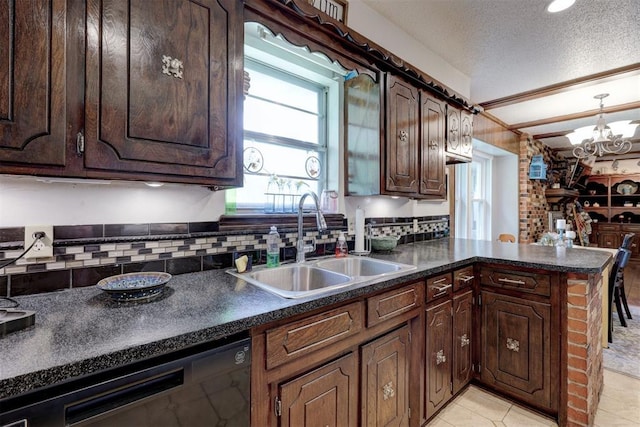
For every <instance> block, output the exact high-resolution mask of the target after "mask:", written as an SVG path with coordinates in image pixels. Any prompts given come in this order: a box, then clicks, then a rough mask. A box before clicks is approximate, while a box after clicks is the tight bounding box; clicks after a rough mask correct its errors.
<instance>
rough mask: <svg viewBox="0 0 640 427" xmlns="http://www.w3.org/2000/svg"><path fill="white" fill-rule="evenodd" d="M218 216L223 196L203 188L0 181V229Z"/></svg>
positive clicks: (17, 179)
mask: <svg viewBox="0 0 640 427" xmlns="http://www.w3.org/2000/svg"><path fill="white" fill-rule="evenodd" d="M99 182H100V181H99ZM101 182H104V181H101ZM107 182H108V181H107ZM222 213H224V192H222V191H218V192H213V191H210V190H209V189H207V188H205V187H201V186H188V185H178V184H166V185H164V186H163V187H159V188H151V187H148V186H146V185H145V184H144V183H142V182H120V181H111V182H110V183H109V184H108V185H98V184H71V183H50V184H47V183H43V182H39V181H36V178H33V177H27V176H23V177H16V176H7V175H5V176H0V227H17V226H23V225H44V224H51V225H79V224H122V223H128V224H132V223H134V224H135V223H147V222H196V221H216V220H217V219H218V218H219V216H220V215H221V214H222Z"/></svg>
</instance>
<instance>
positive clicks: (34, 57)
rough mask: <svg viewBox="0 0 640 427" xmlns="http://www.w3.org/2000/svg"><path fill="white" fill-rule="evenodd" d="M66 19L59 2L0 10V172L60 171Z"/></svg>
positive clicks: (16, 3)
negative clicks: (30, 168)
mask: <svg viewBox="0 0 640 427" xmlns="http://www.w3.org/2000/svg"><path fill="white" fill-rule="evenodd" d="M66 17H67V6H66V2H65V1H51V2H45V1H40V2H26V1H14V2H12V1H9V2H3V4H2V6H0V172H3V171H5V168H9V169H10V170H12V171H15V172H16V173H27V172H28V169H27V166H29V165H32V166H33V167H38V168H42V169H43V170H52V171H56V173H59V172H60V171H61V170H62V169H64V167H65V164H66V155H65V129H66V109H65V102H66V100H65V92H64V86H65V78H66V71H67V70H66V63H65V35H66V34H65V31H66Z"/></svg>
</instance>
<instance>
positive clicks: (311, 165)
mask: <svg viewBox="0 0 640 427" xmlns="http://www.w3.org/2000/svg"><path fill="white" fill-rule="evenodd" d="M304 169H305V171H306V172H307V175H309V178H314V179H315V178H317V177H319V176H320V159H318V158H317V157H316V156H309V157H307V160H306V161H305V163H304Z"/></svg>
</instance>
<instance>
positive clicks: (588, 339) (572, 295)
mask: <svg viewBox="0 0 640 427" xmlns="http://www.w3.org/2000/svg"><path fill="white" fill-rule="evenodd" d="M566 309H567V330H566V336H567V344H566V345H567V348H566V354H567V373H566V393H567V395H568V396H567V423H566V425H567V426H591V425H593V422H594V419H595V413H596V409H597V408H598V403H599V402H600V394H601V392H602V386H603V367H602V315H603V311H602V280H601V277H600V276H598V277H597V278H596V279H593V278H592V279H591V281H589V279H585V278H582V277H580V276H578V275H571V274H570V275H569V277H568V280H567V307H566Z"/></svg>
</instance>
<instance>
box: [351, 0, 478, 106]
mask: <svg viewBox="0 0 640 427" xmlns="http://www.w3.org/2000/svg"><path fill="white" fill-rule="evenodd" d="M425 7H426V5H425ZM347 24H348V25H349V27H351V28H353V29H354V30H356V31H357V32H359V33H360V34H362V35H364V36H365V37H367V38H369V39H371V40H372V41H374V42H375V43H377V44H379V45H380V46H382V47H384V48H385V49H387V50H388V51H390V52H393V53H394V55H396V56H398V57H399V58H402V59H403V60H405V61H407V62H408V63H410V64H411V65H413V66H414V67H417V68H418V69H419V70H421V71H422V72H425V73H428V74H429V75H430V76H431V77H433V78H434V79H436V80H438V81H440V83H443V84H444V85H446V86H448V87H449V88H451V89H453V90H454V91H456V92H458V93H459V94H460V95H462V96H464V97H466V98H470V97H471V95H470V93H471V78H470V77H469V76H467V75H465V74H463V73H462V72H460V71H458V70H457V69H455V68H453V67H452V66H451V65H449V64H448V63H447V62H446V61H445V60H444V59H442V57H440V56H439V55H437V54H436V53H435V52H433V51H432V50H430V49H428V48H427V47H426V46H425V45H423V44H421V43H420V42H418V41H417V40H416V39H414V38H413V37H411V36H409V35H408V34H407V33H405V32H404V31H403V30H402V28H400V27H398V26H397V25H395V24H393V23H391V22H390V21H388V20H387V19H386V18H384V17H383V16H382V15H380V14H379V13H378V12H376V11H374V10H373V9H371V8H370V7H369V6H367V5H366V4H364V3H363V2H362V1H361V0H349V13H348V15H347Z"/></svg>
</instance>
